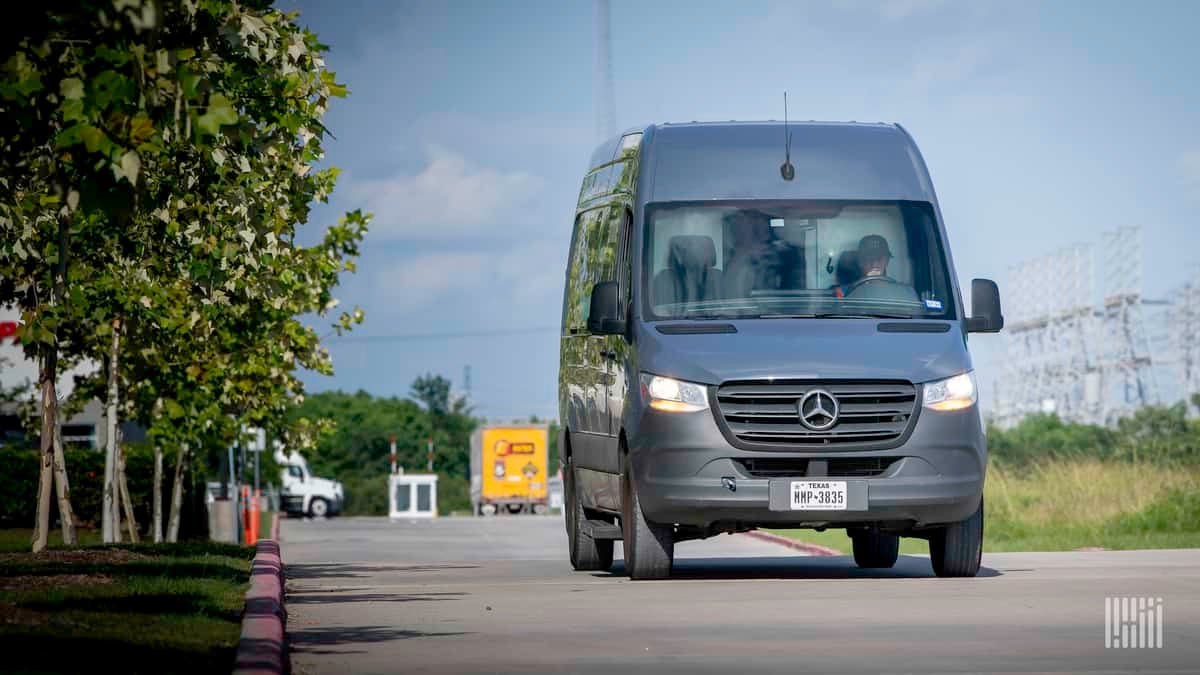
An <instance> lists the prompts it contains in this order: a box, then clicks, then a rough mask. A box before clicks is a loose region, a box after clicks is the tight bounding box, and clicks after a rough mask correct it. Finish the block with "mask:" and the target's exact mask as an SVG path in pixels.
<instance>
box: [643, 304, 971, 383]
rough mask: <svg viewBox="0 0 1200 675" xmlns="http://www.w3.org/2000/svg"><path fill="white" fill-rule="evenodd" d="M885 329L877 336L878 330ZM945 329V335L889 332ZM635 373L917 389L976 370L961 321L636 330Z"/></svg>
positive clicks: (743, 323) (757, 323) (750, 323)
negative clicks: (894, 383)
mask: <svg viewBox="0 0 1200 675" xmlns="http://www.w3.org/2000/svg"><path fill="white" fill-rule="evenodd" d="M683 323H686V324H688V325H690V326H703V325H718V324H724V325H726V326H728V325H732V326H734V327H735V328H736V329H737V332H736V333H732V332H727V333H701V334H663V333H662V332H660V330H659V328H661V327H663V326H669V325H679V324H683ZM881 324H886V325H885V326H884V328H885V330H886V332H885V330H880V325H881ZM913 324H920V325H921V326H923V327H926V328H930V327H933V326H939V325H940V326H947V327H948V330H946V331H945V332H907V331H906V332H892V331H891V330H888V329H891V328H892V327H897V326H905V327H906V328H909V329H911V328H915V327H916V326H914V325H913ZM639 331H640V332H639V335H638V338H639V344H640V345H641V348H640V349H639V350H638V351H639V353H638V357H639V358H640V362H639V364H638V367H639V369H640V370H642V371H644V372H651V373H655V374H659V375H668V376H671V377H676V378H679V379H683V380H689V381H691V382H698V383H701V384H721V383H722V382H727V381H729V380H741V379H763V378H775V379H791V378H795V379H822V380H825V379H880V380H892V379H895V380H908V381H910V382H914V383H920V382H928V381H931V380H939V379H942V378H946V377H951V376H953V375H957V374H959V373H961V372H963V371H967V370H970V369H971V357H970V354H969V353H968V352H967V347H966V343H965V341H964V339H963V333H962V328H961V324H959V323H958V322H956V321H907V320H886V319H750V320H740V321H697V322H667V321H662V322H657V323H641V324H639Z"/></svg>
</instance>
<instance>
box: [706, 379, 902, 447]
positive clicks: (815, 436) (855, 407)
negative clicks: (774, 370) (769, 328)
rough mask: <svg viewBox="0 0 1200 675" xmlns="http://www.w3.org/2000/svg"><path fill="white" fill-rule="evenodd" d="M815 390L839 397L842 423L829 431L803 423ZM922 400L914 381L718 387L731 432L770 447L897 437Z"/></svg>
mask: <svg viewBox="0 0 1200 675" xmlns="http://www.w3.org/2000/svg"><path fill="white" fill-rule="evenodd" d="M815 389H821V390H824V391H825V392H828V393H829V394H831V395H832V396H833V398H835V399H836V400H837V407H838V416H837V421H836V422H835V423H834V424H833V426H831V427H829V428H828V429H822V430H814V429H812V428H810V427H808V426H806V425H804V424H802V423H801V421H800V402H801V400H802V399H803V398H804V397H805V395H806V394H808V393H809V392H811V391H813V390H815ZM916 401H917V390H916V387H915V386H913V385H912V383H910V382H881V381H849V380H841V381H826V382H820V381H812V380H796V381H787V380H777V381H771V382H763V381H758V382H727V383H725V384H723V385H721V386H720V387H719V388H718V389H717V409H718V410H719V412H720V415H721V417H722V419H723V420H724V422H725V425H726V426H727V428H728V429H729V432H730V433H731V434H733V436H734V437H736V438H737V439H738V440H740V441H743V442H746V443H759V444H767V445H790V446H829V445H843V444H844V445H850V444H854V445H863V444H877V443H887V442H889V441H894V440H896V439H898V438H900V437H901V436H902V435H903V434H904V432H905V430H907V429H908V424H909V421H910V420H911V419H912V417H913V414H914V411H915V408H916ZM818 421H820V420H818Z"/></svg>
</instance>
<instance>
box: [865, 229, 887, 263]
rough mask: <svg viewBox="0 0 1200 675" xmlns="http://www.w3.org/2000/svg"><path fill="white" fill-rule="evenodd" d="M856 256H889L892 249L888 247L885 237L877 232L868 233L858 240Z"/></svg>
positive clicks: (868, 258) (867, 257) (869, 257)
mask: <svg viewBox="0 0 1200 675" xmlns="http://www.w3.org/2000/svg"><path fill="white" fill-rule="evenodd" d="M858 256H859V257H860V258H866V259H867V260H873V259H875V258H891V257H892V250H891V249H890V248H888V243H887V239H884V238H883V237H881V236H879V235H878V234H868V235H867V236H865V237H863V238H862V239H860V240H859V241H858Z"/></svg>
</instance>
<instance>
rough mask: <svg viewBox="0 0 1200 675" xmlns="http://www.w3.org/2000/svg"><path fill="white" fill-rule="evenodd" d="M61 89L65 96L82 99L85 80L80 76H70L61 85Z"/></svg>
mask: <svg viewBox="0 0 1200 675" xmlns="http://www.w3.org/2000/svg"><path fill="white" fill-rule="evenodd" d="M59 91H60V92H61V93H62V95H63V98H67V99H81V98H83V80H80V79H79V78H78V77H68V78H67V79H65V80H63V81H62V83H61V84H60V85H59Z"/></svg>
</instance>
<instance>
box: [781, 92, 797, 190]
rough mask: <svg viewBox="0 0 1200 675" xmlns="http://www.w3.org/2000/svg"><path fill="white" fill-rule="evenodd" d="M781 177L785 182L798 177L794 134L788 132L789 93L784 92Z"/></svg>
mask: <svg viewBox="0 0 1200 675" xmlns="http://www.w3.org/2000/svg"><path fill="white" fill-rule="evenodd" d="M779 175H780V176H783V179H784V180H791V179H793V178H795V177H796V167H794V166H792V132H790V131H788V115H787V92H786V91H785V92H783V164H781V165H780V167H779Z"/></svg>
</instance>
